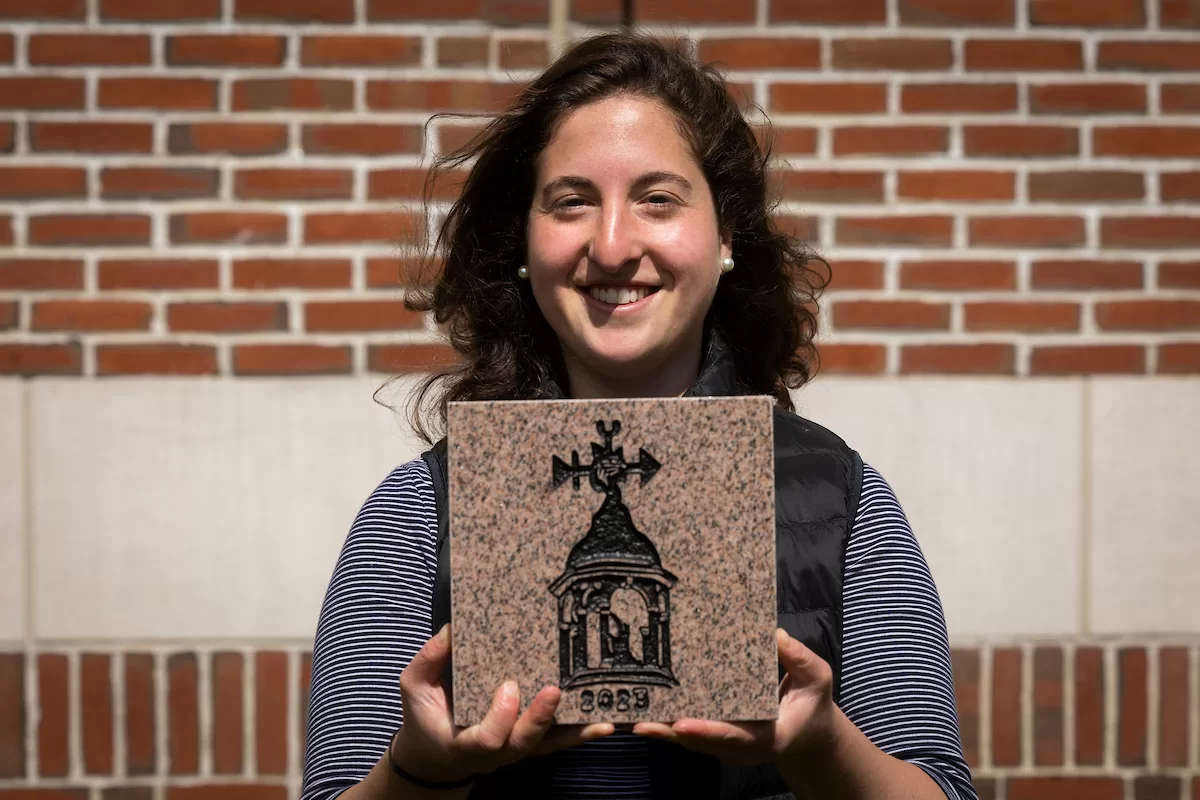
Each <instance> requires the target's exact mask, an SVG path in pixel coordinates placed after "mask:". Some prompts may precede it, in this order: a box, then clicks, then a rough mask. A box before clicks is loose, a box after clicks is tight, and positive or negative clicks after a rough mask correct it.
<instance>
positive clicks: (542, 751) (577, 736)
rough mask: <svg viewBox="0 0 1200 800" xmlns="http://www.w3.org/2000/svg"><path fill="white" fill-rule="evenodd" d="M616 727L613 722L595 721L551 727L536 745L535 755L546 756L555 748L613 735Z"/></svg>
mask: <svg viewBox="0 0 1200 800" xmlns="http://www.w3.org/2000/svg"><path fill="white" fill-rule="evenodd" d="M614 730H616V728H615V727H614V726H613V724H612V723H611V722H593V723H592V724H590V725H560V726H557V727H554V728H551V729H550V730H549V731H548V732H547V733H546V735H545V736H543V737H542V740H541V741H540V742H538V744H537V746H536V747H534V749H533V753H534V755H539V756H544V755H549V754H550V753H553V752H554V751H555V750H565V749H566V748H568V747H574V746H575V745H579V744H583V743H584V742H590V741H593V740H595V739H603V738H604V737H605V736H611V735H612V733H613V731H614Z"/></svg>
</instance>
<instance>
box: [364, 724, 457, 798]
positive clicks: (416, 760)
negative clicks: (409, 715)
mask: <svg viewBox="0 0 1200 800" xmlns="http://www.w3.org/2000/svg"><path fill="white" fill-rule="evenodd" d="M406 738H407V737H405V736H404V728H403V727H401V728H400V729H399V730H398V731H396V733H395V734H394V735H393V736H392V741H391V743H389V745H388V752H387V759H388V764H389V765H390V766H391V769H392V773H393V774H395V775H398V776H399V777H400V778H401V779H403V780H405V781H407V782H408V783H411V784H412V785H414V786H419V787H421V788H422V789H459V788H462V787H464V786H467V785H469V784H470V783H471V782H472V781H474V780H475V778H476V777H478V776H477V775H476V774H475V773H474V772H468V771H464V770H461V769H455V768H454V767H453V766H449V765H446V766H440V767H439V766H438V765H437V764H436V763H434V762H431V761H430V760H429V759H423V758H421V757H420V756H419V755H417V754H414V753H413V752H412V751H411V748H409V747H406V746H405V741H406Z"/></svg>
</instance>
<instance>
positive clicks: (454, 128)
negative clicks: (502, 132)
mask: <svg viewBox="0 0 1200 800" xmlns="http://www.w3.org/2000/svg"><path fill="white" fill-rule="evenodd" d="M482 132H483V126H482V125H461V124H459V125H453V124H443V125H440V126H438V130H437V149H438V152H439V153H443V154H445V153H452V152H454V151H456V150H458V149H459V148H462V147H466V146H467V144H469V143H470V142H471V141H473V140H474V139H475V137H476V136H477V135H479V134H480V133H482Z"/></svg>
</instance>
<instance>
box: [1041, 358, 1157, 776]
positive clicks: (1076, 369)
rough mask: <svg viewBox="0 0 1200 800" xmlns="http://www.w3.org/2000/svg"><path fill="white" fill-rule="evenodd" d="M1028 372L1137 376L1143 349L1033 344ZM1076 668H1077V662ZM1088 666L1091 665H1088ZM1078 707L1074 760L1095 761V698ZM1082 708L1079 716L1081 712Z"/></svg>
mask: <svg viewBox="0 0 1200 800" xmlns="http://www.w3.org/2000/svg"><path fill="white" fill-rule="evenodd" d="M1029 371H1030V373H1031V374H1033V375H1140V374H1142V373H1144V372H1145V371H1146V350H1145V348H1144V347H1142V346H1141V345H1063V346H1056V347H1035V348H1033V352H1032V353H1031V354H1030V360H1029ZM1076 669H1077V670H1078V669H1079V664H1078V661H1077V662H1076ZM1089 669H1091V667H1089ZM1092 679H1093V678H1092V677H1090V675H1085V676H1084V681H1085V688H1089V690H1090V684H1088V683H1087V682H1088V681H1091V680H1092ZM1080 686H1081V684H1080V679H1079V678H1078V677H1077V678H1076V691H1079V689H1080ZM1077 702H1078V703H1079V704H1080V705H1079V709H1078V710H1077V712H1076V714H1077V716H1076V723H1075V730H1076V734H1075V735H1076V756H1075V757H1076V760H1077V761H1078V762H1079V763H1080V764H1085V763H1086V764H1096V763H1099V762H1098V761H1096V760H1095V759H1098V758H1099V755H1098V754H1099V753H1100V752H1101V747H1102V744H1103V741H1104V731H1103V727H1101V728H1099V729H1098V730H1096V731H1094V732H1093V731H1092V730H1091V729H1090V727H1085V726H1091V725H1100V726H1102V724H1103V720H1102V719H1100V720H1099V721H1098V720H1097V718H1095V717H1094V716H1091V715H1092V714H1094V713H1095V711H1094V710H1092V708H1091V705H1090V704H1092V703H1095V702H1099V699H1097V698H1095V697H1092V696H1091V695H1089V696H1087V697H1083V698H1080V699H1079V700H1078V701H1077ZM1084 711H1086V713H1084V714H1083V716H1079V714H1080V713H1081V712H1084Z"/></svg>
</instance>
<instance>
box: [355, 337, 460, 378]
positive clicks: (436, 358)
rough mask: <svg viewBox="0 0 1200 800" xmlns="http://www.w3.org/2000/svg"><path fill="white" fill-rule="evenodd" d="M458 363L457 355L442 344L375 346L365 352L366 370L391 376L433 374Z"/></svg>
mask: <svg viewBox="0 0 1200 800" xmlns="http://www.w3.org/2000/svg"><path fill="white" fill-rule="evenodd" d="M458 361H459V357H458V354H457V353H455V352H454V350H452V349H451V348H449V347H447V346H446V345H443V344H391V345H384V344H377V345H371V346H370V347H369V348H368V350H367V369H368V370H370V371H371V372H383V373H387V374H392V375H394V374H397V373H412V372H416V373H424V372H434V371H436V370H438V369H441V368H442V367H445V366H449V365H450V364H455V363H458Z"/></svg>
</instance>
